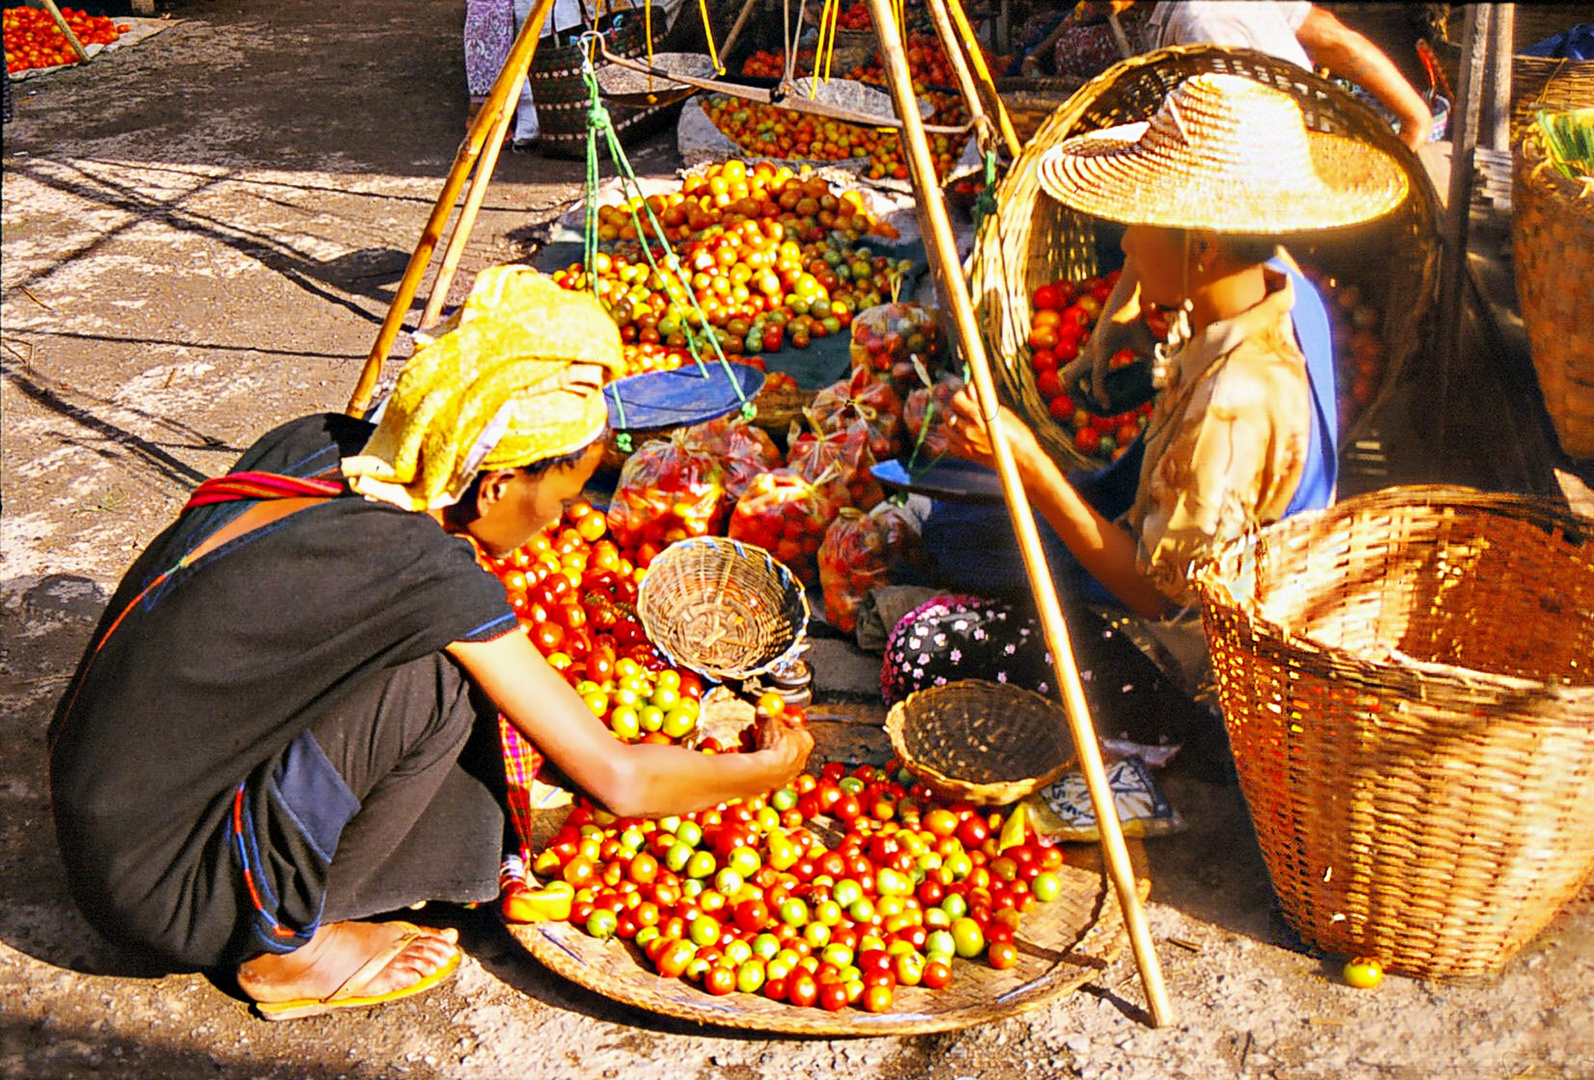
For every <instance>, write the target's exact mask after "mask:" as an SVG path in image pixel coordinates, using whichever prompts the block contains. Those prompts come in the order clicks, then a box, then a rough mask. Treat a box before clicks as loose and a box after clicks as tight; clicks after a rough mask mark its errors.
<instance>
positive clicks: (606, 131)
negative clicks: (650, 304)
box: [581, 38, 758, 451]
mask: <svg viewBox="0 0 1594 1080" xmlns="http://www.w3.org/2000/svg"><path fill="white" fill-rule="evenodd" d="M583 45H585V38H583ZM581 77H582V79H583V81H584V82H585V83H586V86H587V191H586V236H585V238H584V250H585V253H586V267H587V278H588V280H589V281H590V282H591V284H592V291H593V295H597V291H598V272H597V259H598V177H599V169H598V140H599V139H600V138H601V139H602V140H603V142H604V144H605V148H606V149H607V150H608V152H609V157H610V160H612V161H613V162H614V165H615V171H616V172H617V173H618V174H619V176H620V189H621V193H622V196H624V197H625V201H626V202H628V203H629V202H632V201H634V202H636V203H637V205H638V206H640V207H641V209H642V210H643V211H645V212H646V214H647V224H646V225H644V224H643V221H642V216H641V214H640V213H639V212H638V209H637V206H631V207H630V208H629V209H630V212H631V221H632V224H633V225H635V226H636V231H637V237H638V242H639V245H640V246H641V248H642V255H643V257H644V258H645V259H646V260H647V264H648V268H649V269H650V270H652V271H653V272H654V273H655V274H657V275H658V276H659V277H660V278H661V279H662V280H663V281H664V284H665V288H664V291H665V293H666V294H667V295H668V294H669V293H670V292H671V290H670V285H671V284H672V283H673V284H674V285H675V286H676V287H677V289H678V290H679V293H680V295H681V296H682V297H683V298H684V299H685V301H686V302H687V303H688V304H690V306H691V311H692V314H693V315H695V316H696V318H697V324H698V327H699V328H700V329H694V326H693V323H692V321H691V320H690V319H683V320H682V323H681V329H682V330H683V331H684V332H685V334H686V351H687V352H688V353H689V354H690V355H691V357H692V362H693V363H694V364H696V365H697V369H698V372H699V373H700V374H701V375H702V377H703V378H705V379H706V378H708V368H707V367H705V366H704V363H703V351H704V350H703V343H702V341H703V339H704V338H706V339H707V342H708V345H709V346H710V347H711V348H712V349H713V351H714V356H715V359H716V360H718V361H719V364H720V367H721V368H722V369H723V370H724V372H725V378H726V380H727V381H728V382H729V383H730V384H731V389H732V390H734V391H735V392H736V398H737V400H738V401H740V402H741V409H740V412H741V415H742V417H743V418H744V419H746V420H752V419H753V418H754V417H755V416H757V415H758V407H757V406H756V405H754V404H753V402H752V401H751V400H749V399H748V397H747V394H746V393H745V392H744V391H743V390H742V384H741V382H740V380H738V379H737V378H736V373H735V372H734V371H733V370H732V369H731V363H730V360H728V359H727V358H726V356H725V351H724V350H723V349H722V348H720V343H719V337H718V336H717V335H716V334H715V333H714V328H713V327H712V326H710V325H709V321H708V316H706V315H705V314H704V313H703V308H702V306H701V305H699V304H698V302H697V296H696V295H695V294H694V293H693V292H692V285H691V281H690V279H689V278H688V277H687V276H686V275H685V274H684V273H683V272H682V270H681V257H680V256H679V255H677V254H676V253H675V249H674V248H673V247H671V246H670V242H669V240H668V239H667V238H666V237H665V235H664V226H663V225H662V224H661V223H660V222H659V219H658V217H657V216H656V215H655V214H654V213H653V207H652V206H651V205H649V204H648V201H647V199H646V198H643V197H642V185H641V183H640V182H639V181H638V180H637V175H636V172H635V171H634V170H633V169H632V168H631V162H630V161H629V160H628V159H627V158H626V156H625V150H624V148H623V147H621V145H620V136H619V134H618V133H617V132H616V131H615V130H614V122H613V120H612V118H611V117H610V116H609V110H608V109H607V108H606V107H605V106H604V104H603V101H602V99H601V97H600V95H599V90H598V77H597V73H596V72H595V71H594V70H593V67H592V59H591V53H590V52H589V51H587V50H586V49H585V48H584V49H583V53H582V63H581ZM627 193H629V195H628V194H627ZM630 196H635V198H634V199H633V198H631V197H630ZM650 231H651V234H652V235H653V236H654V237H656V238H657V239H658V242H659V245H660V247H661V249H662V256H663V267H662V268H661V267H660V264H659V261H658V260H656V259H655V258H654V256H653V248H652V245H651V244H650V243H649V242H648V237H649V233H650ZM671 299H672V300H674V299H675V297H673V296H672V297H671ZM614 402H615V406H616V412H617V413H618V414H619V420H620V425H621V426H622V427H624V425H625V406H624V405H623V404H622V403H621V401H620V398H619V395H618V394H616V395H615V396H614ZM629 442H630V436H629V434H628V433H627V432H624V431H621V432H619V433H618V434H617V435H616V436H615V443H616V445H617V446H619V447H620V449H621V450H622V451H624V450H626V449H627V446H626V445H624V444H626V443H629Z"/></svg>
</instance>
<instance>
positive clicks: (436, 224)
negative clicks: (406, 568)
mask: <svg viewBox="0 0 1594 1080" xmlns="http://www.w3.org/2000/svg"><path fill="white" fill-rule="evenodd" d="M553 5H554V0H537V4H536V6H535V7H533V8H532V10H531V14H530V15H528V16H527V17H526V21H525V23H524V24H523V25H522V26H521V28H520V33H519V34H518V35H516V37H515V43H514V45H512V46H511V47H510V49H509V58H508V59H507V60H506V61H504V66H503V68H502V70H500V71H499V72H498V78H497V80H496V81H494V83H493V88H492V90H490V91H489V92H488V94H487V101H486V103H485V104H483V105H482V108H481V111H480V112H478V113H477V114H476V119H475V120H473V121H472V122H471V125H470V130H469V131H468V132H467V133H466V135H465V139H464V141H463V142H461V143H460V144H459V151H458V152H457V153H456V154H455V155H454V164H453V166H452V167H451V168H450V169H449V171H448V178H447V179H446V180H444V181H443V190H442V192H441V193H439V194H438V196H437V203H436V204H435V205H434V206H433V207H432V216H431V217H430V218H428V219H427V221H426V227H425V228H424V229H422V230H421V239H420V242H419V243H417V244H416V245H415V253H414V254H413V255H411V256H410V261H409V265H408V266H406V267H405V268H404V276H403V277H402V278H400V279H399V283H398V287H397V288H396V289H395V290H394V292H393V302H392V303H391V304H390V305H388V309H387V317H386V318H384V319H383V320H382V327H381V329H380V330H378V331H377V335H376V342H375V343H374V344H373V345H372V346H371V352H370V355H369V356H367V357H366V358H365V367H364V369H363V370H362V371H361V372H360V379H359V382H357V383H356V384H355V387H354V394H353V396H351V397H350V398H349V404H348V407H347V408H346V409H345V410H344V411H345V412H347V413H348V414H349V415H350V416H363V415H365V411H366V409H368V408H369V407H370V405H371V395H372V393H373V391H375V389H376V383H377V380H378V379H379V378H380V377H381V374H382V365H383V364H384V363H386V362H387V357H388V353H389V352H391V351H392V349H393V342H394V341H395V340H397V338H398V333H399V329H400V328H401V327H402V326H403V324H404V316H405V314H406V313H407V312H408V311H409V309H410V304H411V303H413V302H414V300H415V294H416V292H417V291H419V289H420V287H421V279H422V278H424V277H425V276H426V270H427V267H429V266H430V265H431V263H432V254H433V252H435V251H436V250H437V243H438V241H439V240H441V239H442V236H443V227H444V226H445V225H447V224H448V219H449V217H450V215H451V214H452V213H453V209H454V202H455V200H456V199H458V198H459V193H460V190H461V189H462V188H464V186H465V181H466V179H467V178H470V176H471V170H472V169H473V168H474V169H475V178H474V181H473V183H472V186H471V191H470V194H469V195H468V196H467V197H466V207H465V211H464V212H462V213H461V215H460V220H459V222H458V224H457V225H456V226H455V229H454V235H453V237H452V238H451V239H450V241H449V247H448V251H447V252H446V254H445V259H444V265H445V266H447V267H448V274H447V279H446V280H445V278H444V275H443V274H442V273H439V275H438V280H437V284H438V285H441V288H437V287H435V286H434V288H433V290H432V301H433V303H435V305H436V307H437V308H439V309H440V308H441V307H442V303H443V297H445V296H446V295H447V294H448V282H449V281H451V280H452V278H453V270H454V268H457V267H458V265H459V256H460V252H461V251H462V250H463V249H464V246H465V240H466V238H467V237H468V236H469V235H470V230H471V227H472V226H473V225H474V224H475V218H476V211H478V210H480V208H481V203H482V199H484V198H485V197H486V194H487V181H488V180H489V179H490V178H491V176H492V171H493V167H494V166H495V165H497V163H498V151H499V149H500V148H501V147H502V146H503V140H504V133H505V132H506V131H508V129H509V121H510V118H511V117H513V116H514V109H513V107H512V106H511V104H510V101H511V98H512V97H518V96H519V93H520V83H521V80H523V79H524V78H525V77H526V72H527V71H529V70H530V69H531V60H532V57H533V56H534V55H535V54H536V51H537V40H538V39H539V38H540V37H541V36H542V28H543V24H544V23H546V22H547V21H548V14H549V12H551V11H552V10H553ZM432 308H433V304H432V303H429V304H428V305H427V309H428V310H432ZM434 317H435V312H434Z"/></svg>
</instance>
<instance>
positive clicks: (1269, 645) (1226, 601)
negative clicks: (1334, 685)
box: [1190, 485, 1594, 726]
mask: <svg viewBox="0 0 1594 1080" xmlns="http://www.w3.org/2000/svg"><path fill="white" fill-rule="evenodd" d="M1381 508H1400V509H1402V510H1412V509H1423V508H1427V509H1432V510H1434V511H1435V513H1436V514H1442V513H1443V512H1444V511H1446V510H1463V511H1473V512H1480V513H1485V514H1499V515H1501V516H1505V517H1511V518H1517V519H1526V520H1529V521H1532V522H1535V523H1540V524H1544V525H1547V526H1549V527H1552V528H1558V529H1561V530H1563V538H1564V539H1566V540H1568V541H1569V542H1573V543H1577V544H1578V545H1579V546H1584V545H1594V521H1591V520H1589V519H1585V518H1579V517H1577V516H1576V515H1574V514H1573V513H1571V511H1569V510H1563V509H1561V508H1559V507H1556V506H1554V505H1553V504H1551V503H1550V502H1549V501H1548V500H1546V499H1541V498H1533V497H1529V496H1519V495H1506V494H1499V493H1494V492H1482V491H1476V490H1473V489H1470V488H1461V487H1453V486H1448V485H1412V486H1406V487H1397V488H1388V489H1385V490H1383V491H1376V492H1370V493H1368V494H1365V495H1358V496H1355V497H1353V498H1351V499H1347V500H1345V501H1343V502H1340V503H1338V504H1337V505H1335V506H1333V507H1330V508H1328V509H1326V510H1312V511H1306V512H1304V513H1300V514H1295V515H1293V516H1291V517H1289V518H1286V519H1284V520H1283V521H1279V522H1276V523H1274V524H1272V525H1269V526H1267V527H1266V528H1264V529H1262V530H1259V531H1257V532H1255V533H1252V534H1250V535H1248V536H1245V537H1241V538H1240V539H1238V540H1234V541H1231V542H1230V543H1229V544H1227V545H1225V546H1224V547H1223V548H1221V549H1220V550H1219V551H1218V552H1216V553H1215V554H1214V555H1212V556H1210V557H1209V558H1207V559H1205V560H1203V561H1201V562H1200V563H1198V564H1196V566H1194V567H1193V568H1192V570H1191V575H1190V580H1191V582H1192V583H1193V584H1194V586H1195V588H1196V591H1197V592H1198V594H1199V595H1200V597H1201V601H1202V604H1203V606H1204V607H1210V608H1214V609H1216V610H1218V611H1221V612H1223V613H1225V614H1227V615H1229V616H1231V617H1233V618H1237V619H1239V620H1241V621H1242V622H1244V623H1245V624H1247V625H1248V626H1250V627H1251V629H1252V631H1253V635H1254V637H1255V639H1256V640H1255V647H1256V648H1257V649H1258V650H1259V651H1261V650H1267V651H1270V652H1274V653H1276V654H1280V655H1287V656H1288V657H1289V659H1290V663H1291V665H1292V666H1298V667H1299V668H1300V669H1301V670H1302V671H1304V672H1307V673H1310V674H1316V675H1320V676H1323V677H1326V678H1330V679H1338V680H1347V681H1351V682H1355V683H1357V684H1360V685H1365V686H1383V687H1385V688H1386V689H1389V690H1391V691H1394V692H1397V693H1400V694H1403V695H1410V696H1414V697H1420V698H1421V699H1423V700H1424V701H1426V702H1428V703H1429V704H1431V705H1435V706H1441V707H1442V706H1446V705H1451V704H1453V705H1455V706H1456V707H1457V709H1458V716H1457V719H1458V720H1459V719H1466V718H1470V721H1471V722H1474V723H1476V724H1478V725H1486V724H1488V723H1491V722H1493V721H1494V718H1493V717H1491V716H1489V715H1486V714H1484V713H1479V712H1478V711H1477V710H1476V703H1477V701H1478V697H1479V695H1480V693H1484V692H1493V693H1495V694H1499V695H1520V694H1522V693H1524V692H1537V693H1539V694H1541V695H1547V696H1553V697H1555V698H1556V699H1557V700H1560V701H1563V702H1566V703H1568V704H1569V705H1576V706H1577V713H1578V714H1579V715H1577V716H1575V717H1574V716H1563V717H1561V718H1560V719H1561V721H1563V722H1570V723H1575V724H1578V725H1580V726H1581V725H1594V685H1588V686H1567V685H1564V684H1560V683H1551V682H1546V681H1543V680H1535V679H1526V678H1523V677H1521V676H1514V675H1505V674H1500V673H1495V672H1488V671H1480V670H1477V669H1474V668H1467V667H1461V666H1458V665H1452V664H1443V663H1429V662H1420V661H1416V660H1412V659H1408V658H1391V659H1383V658H1370V657H1366V656H1363V655H1360V654H1359V653H1357V652H1356V651H1354V650H1352V649H1349V648H1345V647H1342V646H1337V645H1328V644H1324V643H1322V642H1319V641H1316V640H1314V639H1312V638H1310V637H1307V636H1304V635H1302V634H1299V633H1297V632H1295V631H1293V630H1291V629H1290V628H1288V627H1285V626H1283V625H1281V624H1280V623H1278V622H1277V621H1275V620H1273V619H1270V618H1268V617H1267V616H1265V615H1263V614H1261V613H1260V612H1259V611H1258V610H1256V605H1255V604H1254V603H1253V602H1246V601H1241V600H1237V599H1236V598H1235V596H1234V595H1233V593H1232V592H1231V591H1230V589H1229V583H1230V581H1231V580H1232V572H1233V567H1234V566H1235V563H1236V562H1237V561H1239V560H1243V559H1245V558H1247V557H1248V556H1249V553H1250V551H1251V550H1252V549H1253V548H1254V545H1255V544H1256V543H1257V542H1259V541H1263V542H1266V541H1272V542H1282V541H1283V540H1284V538H1286V537H1296V536H1312V535H1315V534H1317V533H1319V532H1326V531H1328V530H1329V529H1330V528H1331V527H1332V525H1333V524H1334V523H1336V522H1340V521H1343V520H1345V519H1346V518H1348V517H1351V516H1353V515H1357V514H1363V513H1368V512H1376V511H1377V510H1379V509H1381ZM1591 552H1594V546H1591Z"/></svg>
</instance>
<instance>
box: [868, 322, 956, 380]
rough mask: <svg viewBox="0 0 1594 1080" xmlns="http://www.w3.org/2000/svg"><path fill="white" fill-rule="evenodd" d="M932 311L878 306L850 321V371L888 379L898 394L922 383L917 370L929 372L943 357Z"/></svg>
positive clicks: (943, 347)
mask: <svg viewBox="0 0 1594 1080" xmlns="http://www.w3.org/2000/svg"><path fill="white" fill-rule="evenodd" d="M946 351H947V350H946V345H945V342H944V341H943V340H942V337H941V327H940V325H939V324H938V323H937V322H936V319H935V312H933V311H931V310H930V309H929V308H926V307H922V306H920V305H918V304H882V305H880V306H879V307H872V308H869V309H867V310H865V311H861V312H859V313H858V314H857V315H856V316H854V317H853V320H852V348H851V353H852V369H853V371H855V372H856V371H869V372H872V373H873V374H874V376H875V377H877V378H888V379H890V380H891V384H892V386H893V387H894V388H895V389H896V391H897V393H898V394H907V393H909V392H910V391H912V390H913V388H914V387H916V386H920V385H922V384H923V380H922V379H921V378H920V377H919V374H918V370H917V368H918V367H922V368H923V369H924V370H925V371H926V372H928V373H933V372H934V371H935V369H936V367H937V366H938V365H939V364H940V363H941V360H942V358H943V357H944V356H945V355H946Z"/></svg>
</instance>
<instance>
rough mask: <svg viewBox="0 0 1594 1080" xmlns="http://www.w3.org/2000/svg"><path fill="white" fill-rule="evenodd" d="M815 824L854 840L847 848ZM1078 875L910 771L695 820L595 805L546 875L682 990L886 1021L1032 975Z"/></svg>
mask: <svg viewBox="0 0 1594 1080" xmlns="http://www.w3.org/2000/svg"><path fill="white" fill-rule="evenodd" d="M760 707H761V708H770V709H772V710H773V709H774V708H778V698H777V700H776V702H774V703H769V704H767V705H766V703H765V702H763V701H761V702H760ZM812 821H818V822H822V823H823V824H826V825H831V826H833V828H834V831H835V832H838V833H840V834H841V839H840V840H839V842H837V843H836V845H835V847H833V848H826V846H825V845H824V843H823V842H822V841H821V840H820V839H819V837H818V835H816V834H815V833H814V832H812V831H810V830H809V829H808V828H805V823H807V822H812ZM1015 826H1016V827H1015ZM1062 865H1063V855H1062V852H1061V851H1060V850H1058V849H1057V848H1055V847H1052V846H1049V845H1046V844H1044V843H1042V842H1041V841H1040V840H1039V839H1038V838H1037V837H1036V836H1035V835H1034V833H1033V832H1032V831H1031V830H1029V828H1028V826H1027V825H1026V824H1025V823H1024V821H1023V820H1022V819H1021V818H1020V819H1018V820H1006V821H1004V818H1003V815H1002V814H1001V812H1000V811H983V810H979V809H976V808H975V807H973V806H970V805H967V804H964V803H945V802H941V801H938V800H937V799H936V798H935V796H934V795H933V793H932V792H931V791H930V789H928V788H926V787H923V786H922V785H919V784H917V783H916V782H915V781H914V780H913V778H912V777H911V776H910V775H909V774H908V773H907V772H906V771H904V770H902V769H900V768H899V767H898V765H897V764H896V763H895V762H892V763H888V764H887V765H886V766H885V767H884V768H876V767H874V766H870V765H860V766H857V767H855V768H852V769H850V770H849V769H848V768H847V767H846V766H844V765H842V764H841V763H839V762H830V763H827V764H825V765H824V766H823V768H822V769H821V771H820V774H819V775H818V776H814V775H811V774H805V775H803V776H800V777H798V778H797V780H796V782H795V783H793V785H792V786H790V787H785V788H781V789H780V790H778V791H774V792H771V793H770V794H769V795H767V796H759V797H757V798H752V799H746V800H740V801H736V802H732V803H727V804H723V805H721V806H719V807H717V808H715V809H713V810H706V811H702V812H699V813H695V814H689V815H686V816H683V817H667V818H661V819H659V820H657V821H651V820H643V819H639V818H616V817H614V816H613V815H610V814H607V813H605V812H603V811H602V810H600V809H598V808H597V807H594V806H593V805H591V804H590V803H588V802H585V801H582V802H579V803H578V804H577V806H576V808H575V809H574V810H573V811H572V812H571V815H570V817H569V818H568V819H567V820H566V822H565V824H564V825H563V827H562V828H561V829H560V830H559V831H558V832H557V833H556V834H555V835H554V837H553V838H552V840H551V842H550V843H549V845H548V846H547V847H546V848H545V849H544V850H543V851H541V852H540V853H539V854H538V855H537V857H536V859H535V861H534V862H533V866H532V869H533V871H534V872H535V873H536V874H537V875H538V876H539V877H541V878H543V879H544V880H547V879H549V878H553V879H556V880H558V881H562V882H564V883H565V885H566V886H568V887H569V888H570V889H572V890H573V896H572V900H571V904H570V909H569V913H568V916H567V917H568V919H569V921H570V922H571V923H573V924H574V925H576V926H579V927H582V928H584V929H585V931H586V932H587V933H589V934H591V935H592V936H594V937H596V938H600V939H606V938H612V937H618V938H620V939H622V940H625V941H630V942H632V943H633V944H634V945H635V946H636V947H637V948H638V949H640V950H641V952H642V953H643V955H645V956H646V957H647V959H648V961H649V962H650V963H652V964H653V965H654V967H655V968H656V970H657V971H658V973H659V974H660V975H662V976H664V977H665V978H682V979H686V980H688V981H690V982H694V983H697V984H699V985H700V986H701V987H702V988H703V990H705V991H707V992H708V993H710V994H714V995H718V996H723V995H727V994H731V993H736V992H741V993H747V994H759V995H762V996H763V997H766V998H768V999H770V1000H772V1001H781V1002H787V1003H789V1004H792V1005H795V1006H799V1007H820V1008H824V1009H827V1010H830V1011H833V1012H835V1011H840V1010H842V1009H845V1008H848V1007H849V1006H850V1007H854V1008H860V1009H865V1010H868V1011H870V1012H875V1013H883V1012H889V1011H891V1009H892V1008H893V1005H894V1001H895V996H896V994H897V992H898V990H899V988H902V987H923V988H926V989H929V990H939V989H943V988H945V987H946V986H947V985H949V984H950V983H951V982H952V980H953V978H954V973H955V972H956V971H957V970H958V969H959V967H961V966H962V965H963V964H967V963H974V962H979V961H982V960H983V962H984V963H986V964H988V965H989V966H990V967H992V968H995V969H998V970H1005V969H1008V968H1012V967H1013V966H1015V965H1016V964H1017V963H1018V960H1019V954H1018V950H1017V946H1016V945H1015V941H1014V939H1015V934H1016V933H1017V931H1018V928H1019V927H1020V925H1021V924H1022V921H1023V917H1024V914H1025V913H1026V912H1029V911H1031V910H1032V909H1033V908H1034V907H1035V905H1036V904H1037V903H1040V902H1047V901H1050V900H1054V899H1056V898H1057V896H1059V895H1060V894H1061V891H1062V882H1061V879H1060V878H1059V876H1058V874H1057V871H1058V870H1059V869H1060V868H1061V867H1062Z"/></svg>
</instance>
